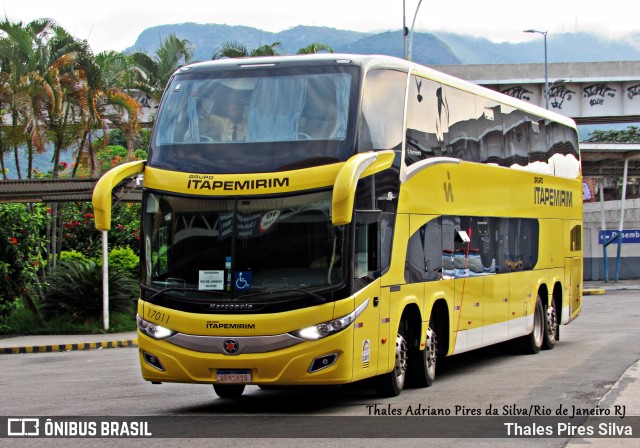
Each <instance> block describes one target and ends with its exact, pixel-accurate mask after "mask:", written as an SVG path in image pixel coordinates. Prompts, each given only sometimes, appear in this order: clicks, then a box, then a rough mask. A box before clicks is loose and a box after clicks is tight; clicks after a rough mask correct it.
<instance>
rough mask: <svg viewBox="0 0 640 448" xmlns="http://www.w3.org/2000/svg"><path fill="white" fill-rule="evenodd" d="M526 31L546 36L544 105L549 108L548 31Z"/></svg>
mask: <svg viewBox="0 0 640 448" xmlns="http://www.w3.org/2000/svg"><path fill="white" fill-rule="evenodd" d="M524 32H525V33H538V34H542V35H543V36H544V105H545V107H546V108H547V109H549V64H548V63H547V32H546V31H538V30H524Z"/></svg>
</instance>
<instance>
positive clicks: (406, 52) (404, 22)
mask: <svg viewBox="0 0 640 448" xmlns="http://www.w3.org/2000/svg"><path fill="white" fill-rule="evenodd" d="M421 4H422V0H420V1H419V2H418V6H416V11H415V13H414V14H413V22H411V30H409V28H407V19H406V8H405V6H406V5H405V0H402V35H403V40H404V58H405V59H406V60H408V61H410V60H411V52H412V50H413V28H414V26H415V24H416V17H418V10H419V9H420V5H421ZM407 36H409V49H408V50H407Z"/></svg>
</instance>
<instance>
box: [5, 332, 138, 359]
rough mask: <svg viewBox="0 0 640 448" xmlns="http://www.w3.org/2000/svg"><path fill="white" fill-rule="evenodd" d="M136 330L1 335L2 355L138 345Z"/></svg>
mask: <svg viewBox="0 0 640 448" xmlns="http://www.w3.org/2000/svg"><path fill="white" fill-rule="evenodd" d="M137 346H138V335H137V333H136V332H135V331H131V332H127V333H111V334H88V335H85V334H78V335H74V334H62V335H38V336H8V337H0V355H7V354H19V353H44V352H64V351H70V350H92V349H102V348H116V347H137Z"/></svg>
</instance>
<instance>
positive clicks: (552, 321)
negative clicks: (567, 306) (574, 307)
mask: <svg viewBox="0 0 640 448" xmlns="http://www.w3.org/2000/svg"><path fill="white" fill-rule="evenodd" d="M544 314H545V319H544V341H543V342H542V348H543V349H545V350H551V349H552V348H553V347H554V346H555V345H556V342H557V340H558V313H557V312H556V302H555V300H551V305H550V306H548V307H547V309H546V311H545V313H544Z"/></svg>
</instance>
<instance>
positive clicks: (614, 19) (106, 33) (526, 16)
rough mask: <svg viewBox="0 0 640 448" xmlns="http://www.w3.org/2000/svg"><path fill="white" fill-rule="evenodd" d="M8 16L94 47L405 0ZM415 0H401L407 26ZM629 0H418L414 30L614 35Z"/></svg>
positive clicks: (511, 38)
mask: <svg viewBox="0 0 640 448" xmlns="http://www.w3.org/2000/svg"><path fill="white" fill-rule="evenodd" d="M0 2H1V3H2V6H3V11H2V15H3V17H6V18H8V19H9V20H11V21H13V22H17V21H22V22H29V21H31V20H33V19H39V18H44V17H46V18H50V19H54V20H55V21H56V22H57V23H58V24H60V25H62V26H63V27H64V28H65V29H66V30H67V31H69V32H70V33H71V34H72V35H74V36H75V37H77V38H80V39H87V41H88V42H89V45H90V46H91V48H92V50H93V51H94V53H99V52H101V51H106V50H116V51H122V50H124V49H125V48H128V47H131V46H133V44H134V43H135V41H136V39H137V37H138V36H139V35H140V33H142V31H143V30H145V29H146V28H149V27H152V26H156V25H167V24H176V23H184V22H194V23H217V24H227V25H245V26H251V27H255V28H258V29H262V30H264V31H272V32H277V31H282V30H286V29H288V28H292V27H294V26H297V25H312V26H326V27H332V28H338V29H345V30H353V31H363V32H367V31H384V30H393V29H400V28H401V27H402V23H403V0H314V1H305V0H269V1H265V0H235V1H222V0H208V1H207V0H200V1H198V0H177V1H176V0H172V1H167V0H108V1H105V2H95V1H92V0H80V1H78V0H56V1H54V0H0ZM418 3H419V0H404V4H405V7H404V11H405V13H404V16H405V17H406V22H407V26H409V27H410V26H411V23H412V21H413V17H414V14H415V11H416V8H417V7H418ZM633 5H634V2H633V1H632V0H607V1H596V0H537V1H535V2H534V1H530V2H518V1H513V0H490V1H479V0H448V1H442V0H439V1H433V0H423V1H422V3H421V5H420V8H419V9H418V14H417V18H416V22H415V30H416V31H426V32H434V31H451V32H456V33H461V34H470V35H475V36H481V37H486V38H488V39H490V40H492V41H494V42H505V41H508V42H521V41H524V40H531V39H536V38H538V39H539V38H541V37H540V35H536V34H526V33H523V32H522V31H523V30H525V29H536V30H540V31H547V32H548V37H549V39H551V38H552V35H553V34H554V33H563V32H578V31H588V32H596V33H598V34H600V35H602V36H604V37H609V38H618V37H620V36H621V35H622V34H624V33H632V32H638V33H640V23H639V22H638V15H637V8H638V7H637V5H636V6H633Z"/></svg>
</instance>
